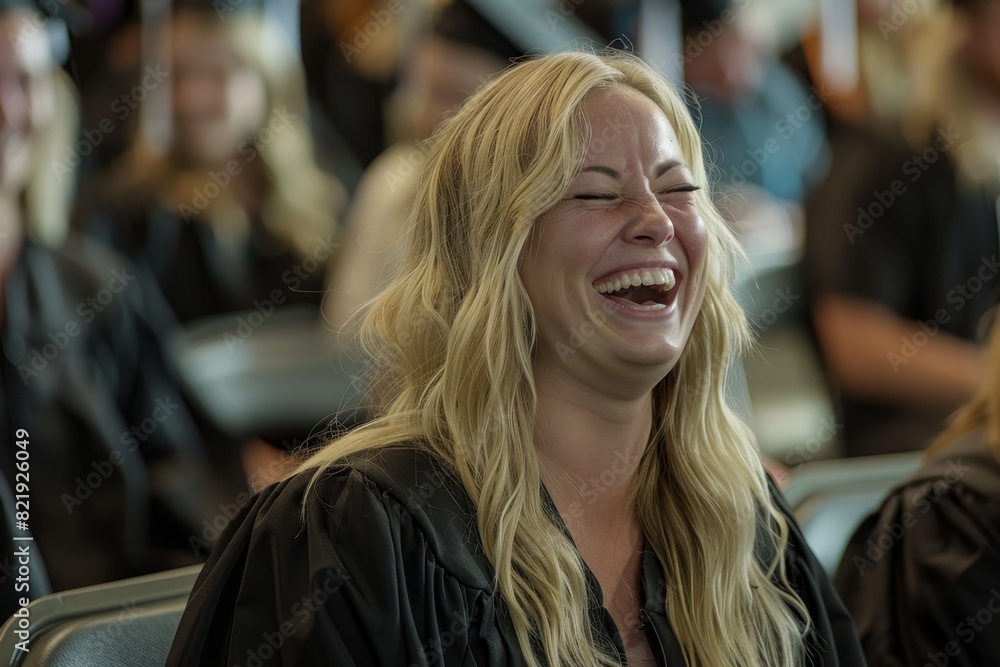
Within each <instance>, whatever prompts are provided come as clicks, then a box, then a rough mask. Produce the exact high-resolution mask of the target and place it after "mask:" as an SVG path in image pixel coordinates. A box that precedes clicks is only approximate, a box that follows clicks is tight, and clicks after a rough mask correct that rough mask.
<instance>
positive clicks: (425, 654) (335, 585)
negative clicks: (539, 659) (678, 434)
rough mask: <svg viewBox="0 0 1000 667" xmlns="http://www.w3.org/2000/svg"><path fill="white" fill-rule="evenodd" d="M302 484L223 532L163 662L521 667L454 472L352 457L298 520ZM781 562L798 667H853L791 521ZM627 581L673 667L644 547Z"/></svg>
mask: <svg viewBox="0 0 1000 667" xmlns="http://www.w3.org/2000/svg"><path fill="white" fill-rule="evenodd" d="M311 476H312V473H309V472H307V473H299V474H297V475H295V476H293V477H291V478H290V479H287V480H285V481H282V482H280V483H278V484H276V485H272V486H270V487H268V488H266V489H264V490H263V491H261V492H260V493H259V494H258V495H256V496H254V497H253V498H252V499H251V500H250V501H248V502H247V503H246V504H245V505H244V506H243V508H242V510H241V512H240V514H239V515H238V516H237V517H236V518H235V519H234V520H233V521H232V522H231V523H230V525H229V527H228V528H227V530H226V532H225V533H224V534H223V535H222V536H221V537H220V538H219V541H218V543H217V544H216V547H215V549H214V551H213V552H212V555H211V556H210V557H209V560H208V563H207V564H206V566H205V569H204V570H203V572H202V574H201V576H200V577H199V579H198V582H197V583H196V584H195V588H194V591H193V593H192V596H191V599H190V601H189V603H188V607H187V610H186V611H185V614H184V617H183V618H182V619H181V623H180V627H179V629H178V632H177V636H176V638H175V641H174V645H173V647H172V650H171V653H170V657H169V659H168V661H167V664H168V665H171V666H175V667H181V666H183V667H188V666H191V665H200V666H203V667H206V666H218V667H223V666H225V667H230V666H231V665H241V666H243V665H245V666H247V667H261V666H262V665H283V666H291V665H310V666H317V667H321V666H323V665H329V666H331V667H355V666H357V667H369V666H372V667H374V666H378V667H396V666H400V667H407V666H419V667H426V666H430V665H462V666H463V667H464V666H472V665H479V666H489V667H501V666H503V667H508V666H516V665H523V664H525V663H524V658H523V655H522V653H521V649H520V646H519V645H518V642H517V638H516V636H515V635H514V632H513V628H512V625H511V623H510V620H509V618H508V617H507V616H506V612H505V607H504V604H503V602H502V600H501V598H500V595H499V593H498V592H497V591H496V590H495V588H494V585H493V570H492V567H491V566H490V564H489V561H488V560H487V559H486V557H485V556H484V554H483V550H482V546H481V543H480V541H479V533H478V530H477V527H476V522H475V512H474V510H473V508H472V506H471V501H470V499H469V497H468V495H467V494H466V493H465V491H464V490H463V489H462V487H461V485H460V483H459V482H458V481H457V480H456V479H455V477H453V476H452V475H450V474H448V473H447V472H446V471H445V469H444V468H443V467H442V466H441V465H440V464H439V463H435V461H434V459H432V458H430V457H429V456H428V455H427V454H425V453H421V452H419V451H418V450H416V449H414V448H412V447H404V446H397V447H390V448H385V449H383V450H382V451H381V452H380V453H378V454H377V455H376V456H374V457H372V458H370V459H368V460H365V459H362V458H361V457H355V458H354V459H352V462H351V465H350V466H339V467H337V468H334V469H331V470H330V471H329V472H328V473H326V474H325V476H324V477H323V478H322V480H321V481H319V482H318V484H317V486H316V488H315V489H314V490H313V492H311V493H310V495H309V496H308V500H307V501H306V522H305V525H303V524H302V523H301V522H300V520H299V517H300V510H301V507H302V501H303V497H304V493H305V491H306V486H307V484H308V482H309V480H310V478H311ZM544 497H545V500H546V505H547V507H548V509H549V512H550V513H551V515H552V517H553V520H554V521H556V522H557V524H561V519H559V518H558V513H557V512H556V509H555V506H554V505H553V504H552V502H551V499H549V498H548V496H547V494H544ZM780 502H781V504H782V507H784V501H783V500H780ZM785 511H786V514H787V508H786V509H785ZM790 522H791V519H790ZM563 528H564V529H565V527H564V526H563ZM788 564H789V578H790V581H791V582H792V585H793V586H794V588H795V590H796V591H797V592H798V594H799V595H800V596H801V597H802V599H803V601H804V602H805V604H806V606H807V608H808V609H809V613H810V616H811V618H812V623H813V627H814V631H813V632H811V633H810V635H809V638H808V645H809V653H810V656H811V658H810V660H809V662H808V664H809V665H813V666H816V667H819V666H821V665H822V666H825V667H837V666H841V665H842V666H847V667H859V666H862V665H864V659H863V658H862V657H861V652H860V647H859V645H858V640H857V636H856V634H855V631H854V626H853V624H852V622H851V619H850V618H849V617H848V615H847V613H846V611H845V610H844V608H843V605H842V604H841V602H840V600H839V599H838V598H837V596H836V594H835V593H834V592H833V588H832V586H831V585H830V583H829V581H828V580H827V578H826V575H825V574H824V572H823V570H822V568H821V567H820V566H819V564H818V563H817V562H816V560H815V558H814V556H813V555H812V553H811V552H810V551H809V549H808V547H806V545H805V543H804V541H803V539H802V536H801V534H800V533H799V531H798V528H797V527H796V526H795V525H794V524H793V525H792V531H791V546H790V551H789V555H788ZM587 579H588V584H589V588H590V596H589V597H590V604H589V610H590V618H591V622H592V626H593V627H594V629H595V636H596V637H597V638H598V641H600V642H601V643H602V644H603V646H604V647H605V648H606V649H607V650H608V651H609V653H610V654H611V655H615V654H616V651H617V652H618V653H617V654H618V655H621V656H622V658H621V659H622V662H623V664H624V649H623V648H622V645H621V639H620V637H619V635H618V632H617V630H616V629H615V625H614V622H613V620H612V618H611V616H610V614H609V613H608V612H607V611H606V610H605V609H604V608H603V601H602V597H601V590H600V586H599V584H598V582H597V579H596V578H595V577H594V575H593V574H592V573H591V572H590V571H589V570H587ZM642 586H643V598H644V600H645V603H644V608H643V609H642V610H641V611H639V613H638V619H639V621H640V622H641V623H642V624H643V625H644V627H645V628H646V632H647V637H648V639H649V642H650V645H651V647H652V649H653V652H654V654H655V655H656V656H657V664H658V665H668V664H669V665H670V666H671V667H680V666H682V665H684V664H685V662H684V659H683V657H682V655H681V652H680V648H679V646H678V643H677V640H676V638H675V637H674V634H673V631H672V630H671V627H670V622H669V619H668V615H667V613H666V611H665V609H664V607H663V603H662V598H663V591H664V590H665V586H666V583H665V582H664V579H663V573H662V570H661V568H660V566H659V563H658V561H657V559H656V558H655V556H653V555H652V553H651V552H649V551H647V552H646V555H645V558H644V562H643V572H642Z"/></svg>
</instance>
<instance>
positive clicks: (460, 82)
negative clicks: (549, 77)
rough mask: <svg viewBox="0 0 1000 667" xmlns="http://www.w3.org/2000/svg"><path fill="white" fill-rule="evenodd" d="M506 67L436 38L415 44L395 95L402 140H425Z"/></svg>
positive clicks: (488, 56)
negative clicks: (485, 82)
mask: <svg viewBox="0 0 1000 667" xmlns="http://www.w3.org/2000/svg"><path fill="white" fill-rule="evenodd" d="M508 65H510V63H508V62H506V61H505V60H503V59H501V58H498V57H497V56H495V55H493V54H491V53H489V52H487V51H483V50H481V49H476V48H473V47H471V46H466V45H464V44H458V43H456V42H451V41H448V40H446V39H442V38H440V37H437V36H428V37H425V38H424V39H421V40H420V41H418V42H417V43H416V44H415V45H414V48H413V51H412V53H411V54H410V57H409V59H408V60H407V64H406V67H405V70H404V73H403V80H402V83H401V84H400V87H399V89H398V91H397V93H396V100H395V102H394V103H395V104H396V106H397V108H396V110H395V116H396V121H397V125H399V126H400V127H398V128H397V131H398V133H399V134H400V135H401V136H400V138H402V139H426V138H427V137H429V136H430V135H431V134H432V133H433V132H434V128H436V127H437V125H438V124H439V123H440V122H441V121H443V120H445V119H446V118H448V117H449V116H452V115H454V113H455V112H456V111H457V110H458V107H459V105H461V104H462V102H464V101H465V99H466V98H467V97H469V96H470V95H472V93H473V92H475V91H476V89H477V88H479V86H481V85H482V84H483V82H484V81H485V80H486V79H487V78H489V77H491V76H492V75H494V74H496V73H497V72H499V71H500V70H502V69H504V68H505V67H507V66H508Z"/></svg>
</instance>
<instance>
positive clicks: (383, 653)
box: [168, 469, 506, 667]
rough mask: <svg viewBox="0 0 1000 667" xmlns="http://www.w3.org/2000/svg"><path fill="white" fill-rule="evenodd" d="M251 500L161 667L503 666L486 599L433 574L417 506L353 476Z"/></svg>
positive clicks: (464, 582) (219, 549) (210, 566)
mask: <svg viewBox="0 0 1000 667" xmlns="http://www.w3.org/2000/svg"><path fill="white" fill-rule="evenodd" d="M311 474H312V473H310V472H306V473H300V474H299V475H296V476H295V477H292V478H291V479H289V480H286V481H284V482H281V483H279V484H277V485H273V486H271V487H268V488H267V489H265V490H263V491H262V492H260V493H259V494H257V495H256V496H254V497H253V498H252V499H251V500H250V501H248V503H247V504H246V505H245V506H244V507H243V508H242V510H241V512H240V513H239V515H238V516H236V517H235V518H234V519H233V521H232V522H231V524H230V526H229V527H228V528H227V530H226V531H225V532H224V534H223V535H222V537H221V538H220V539H219V543H218V544H217V545H216V547H215V549H214V550H213V552H212V555H211V557H210V558H209V561H208V562H207V564H206V566H205V569H204V571H203V572H202V574H201V576H200V578H199V579H198V582H197V583H196V584H195V588H194V591H193V593H192V595H191V598H190V601H189V604H188V607H187V609H186V610H185V613H184V616H183V618H182V619H181V623H180V627H179V629H178V632H177V635H176V638H175V641H174V645H173V647H172V650H171V653H170V658H169V660H168V665H176V666H181V665H184V666H188V665H218V666H220V667H221V666H223V665H225V666H226V667H229V666H230V665H241V666H243V665H246V666H248V667H250V666H255V665H257V666H259V665H336V666H337V667H351V666H354V665H357V666H358V667H367V666H369V665H386V666H393V665H401V666H411V665H413V666H425V665H435V664H449V665H452V664H455V665H464V664H497V665H499V664H504V661H505V659H506V658H505V654H506V649H505V647H506V643H505V641H504V638H502V637H497V636H496V632H494V631H492V630H491V628H492V627H493V626H494V625H495V622H496V619H495V618H494V617H493V614H494V611H493V609H494V605H493V604H492V599H491V597H492V596H491V595H490V592H489V591H488V590H484V589H483V588H480V587H478V586H477V584H478V583H481V582H477V581H475V580H474V577H470V576H469V575H468V573H458V574H457V575H456V573H454V572H449V571H446V569H445V568H443V567H442V566H441V563H440V560H441V557H442V554H441V553H440V549H441V546H442V542H441V541H440V540H439V539H438V538H437V536H434V535H428V534H426V531H425V530H424V525H423V524H424V521H425V518H426V517H425V514H424V511H423V506H422V505H421V503H423V504H425V505H426V503H427V502H428V500H427V498H421V497H420V496H417V499H416V500H415V499H413V498H411V499H409V500H408V501H407V500H400V499H399V498H398V497H396V496H394V495H393V494H392V493H390V492H389V491H387V490H385V489H380V488H378V487H377V486H376V485H375V484H373V483H372V482H371V480H370V479H368V478H367V477H366V476H365V475H364V474H362V473H360V472H358V471H356V470H353V469H343V470H334V471H330V472H329V473H327V474H325V476H324V478H323V479H322V480H320V481H319V482H317V484H316V487H315V488H314V489H313V490H312V491H310V493H309V496H308V500H307V501H306V504H305V506H306V514H305V521H304V523H303V522H302V521H300V509H301V506H302V499H303V497H304V491H305V487H306V484H307V482H308V479H309V477H310V476H311Z"/></svg>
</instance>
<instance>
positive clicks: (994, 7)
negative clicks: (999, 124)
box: [955, 0, 1000, 118]
mask: <svg viewBox="0 0 1000 667" xmlns="http://www.w3.org/2000/svg"><path fill="white" fill-rule="evenodd" d="M955 18H956V23H957V27H958V33H959V36H958V40H959V44H958V46H959V51H958V53H959V63H960V65H961V66H962V68H963V69H964V70H965V71H966V73H967V74H968V76H969V77H970V79H971V82H972V85H973V93H974V95H975V96H976V100H977V102H978V103H979V104H980V105H983V106H985V107H986V108H987V109H988V110H989V111H990V112H991V114H992V115H993V116H995V117H998V118H1000V0H973V2H970V3H968V6H967V7H963V8H961V9H959V10H957V11H956V12H955Z"/></svg>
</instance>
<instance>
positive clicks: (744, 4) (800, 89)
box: [681, 0, 827, 258]
mask: <svg viewBox="0 0 1000 667" xmlns="http://www.w3.org/2000/svg"><path fill="white" fill-rule="evenodd" d="M772 11H774V10H773V9H769V8H768V9H762V8H761V7H759V6H755V5H753V3H751V2H749V0H712V1H710V2H703V1H700V0H698V1H696V0H690V1H685V2H682V3H681V19H682V28H683V37H684V39H683V43H682V55H683V63H684V81H685V83H686V84H688V85H689V86H690V88H691V90H692V92H693V94H694V95H693V97H692V98H690V99H689V105H690V107H691V110H692V114H693V115H694V117H695V118H696V119H699V121H700V123H699V127H700V130H701V134H702V136H703V137H704V141H705V145H706V147H707V150H706V153H707V155H709V157H710V158H711V159H712V161H713V162H714V163H715V164H714V167H715V168H716V169H717V170H718V178H719V183H718V186H717V195H718V197H719V207H720V209H721V210H722V211H723V213H725V214H726V215H727V217H729V218H730V219H731V220H732V222H733V223H734V224H735V228H736V229H737V230H738V231H739V232H740V235H741V237H742V239H741V240H742V241H743V243H744V246H745V247H746V248H747V250H748V252H749V253H750V255H751V258H753V257H755V256H759V255H762V254H768V253H770V252H774V251H775V250H778V249H782V250H787V249H788V246H790V245H794V244H797V243H799V242H800V241H801V236H802V233H801V232H802V230H801V227H802V225H801V223H802V211H801V207H802V205H803V203H804V201H805V198H806V195H807V194H808V192H809V190H810V189H811V188H812V187H813V186H815V185H816V183H817V182H818V181H819V180H820V179H821V178H822V175H823V173H824V171H825V168H826V157H827V146H826V142H825V139H824V135H823V129H824V123H823V114H822V106H823V105H822V100H821V99H820V98H819V96H818V95H816V94H815V93H813V92H810V91H808V90H807V89H806V87H805V85H804V84H803V82H802V81H800V80H799V79H798V78H797V77H796V76H795V74H794V73H793V72H792V71H790V70H789V69H788V67H787V66H785V65H784V64H783V63H782V62H781V60H780V59H779V58H778V56H777V53H776V52H775V46H774V44H773V42H774V35H773V34H772V33H773V27H772V24H773V17H771V16H768V15H767V12H772Z"/></svg>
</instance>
